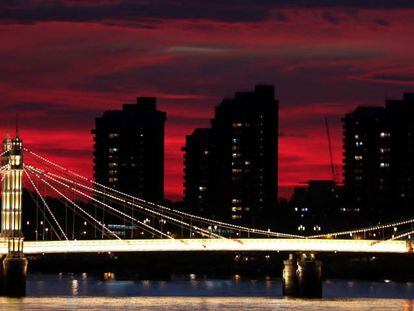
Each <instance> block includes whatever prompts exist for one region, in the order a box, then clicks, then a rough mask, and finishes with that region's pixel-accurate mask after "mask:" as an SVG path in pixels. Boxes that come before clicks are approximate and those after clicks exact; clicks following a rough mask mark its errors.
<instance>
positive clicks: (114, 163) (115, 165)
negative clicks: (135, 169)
mask: <svg viewBox="0 0 414 311" xmlns="http://www.w3.org/2000/svg"><path fill="white" fill-rule="evenodd" d="M108 166H109V167H118V163H116V162H111V163H109V164H108Z"/></svg>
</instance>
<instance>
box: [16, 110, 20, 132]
mask: <svg viewBox="0 0 414 311" xmlns="http://www.w3.org/2000/svg"><path fill="white" fill-rule="evenodd" d="M16 137H19V114H18V113H16Z"/></svg>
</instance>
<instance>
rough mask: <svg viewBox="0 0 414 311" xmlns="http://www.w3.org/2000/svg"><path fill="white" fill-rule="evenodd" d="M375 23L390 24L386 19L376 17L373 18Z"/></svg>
mask: <svg viewBox="0 0 414 311" xmlns="http://www.w3.org/2000/svg"><path fill="white" fill-rule="evenodd" d="M375 24H377V25H379V26H390V25H391V24H390V22H389V21H387V20H385V19H382V18H377V19H376V20H375Z"/></svg>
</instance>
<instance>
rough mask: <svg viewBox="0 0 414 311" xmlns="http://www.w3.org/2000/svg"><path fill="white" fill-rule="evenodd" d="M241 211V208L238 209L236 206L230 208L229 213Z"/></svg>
mask: <svg viewBox="0 0 414 311" xmlns="http://www.w3.org/2000/svg"><path fill="white" fill-rule="evenodd" d="M241 210H242V208H241V207H238V206H232V207H231V211H232V212H239V211H241Z"/></svg>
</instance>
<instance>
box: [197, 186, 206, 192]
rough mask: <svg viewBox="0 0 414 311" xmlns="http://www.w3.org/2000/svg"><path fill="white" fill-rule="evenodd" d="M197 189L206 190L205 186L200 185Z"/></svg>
mask: <svg viewBox="0 0 414 311" xmlns="http://www.w3.org/2000/svg"><path fill="white" fill-rule="evenodd" d="M198 190H200V191H201V192H203V191H206V190H207V187H203V186H200V187H198Z"/></svg>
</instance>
